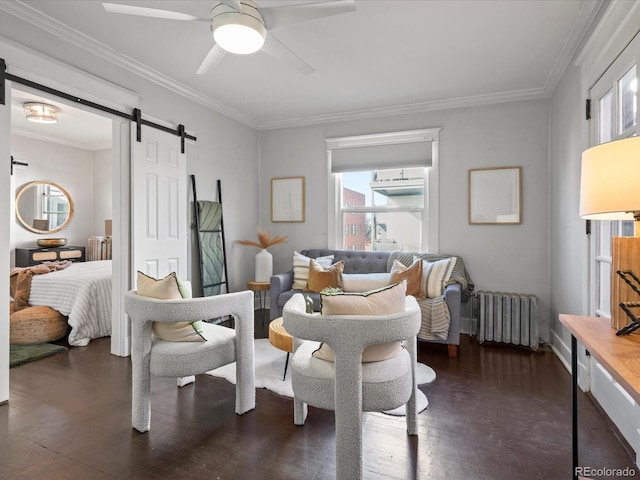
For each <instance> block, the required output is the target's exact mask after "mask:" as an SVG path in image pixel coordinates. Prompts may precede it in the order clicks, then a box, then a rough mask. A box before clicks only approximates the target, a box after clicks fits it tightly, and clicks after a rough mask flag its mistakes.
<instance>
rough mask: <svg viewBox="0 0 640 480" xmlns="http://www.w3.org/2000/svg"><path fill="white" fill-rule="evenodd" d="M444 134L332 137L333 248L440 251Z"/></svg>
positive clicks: (329, 147) (330, 229) (329, 152)
mask: <svg viewBox="0 0 640 480" xmlns="http://www.w3.org/2000/svg"><path fill="white" fill-rule="evenodd" d="M439 132H440V129H439V128H434V129H425V130H411V131H404V132H392V133H382V134H372V135H361V136H357V137H341V138H330V139H326V141H327V156H328V164H329V165H328V166H329V169H328V174H329V193H328V194H329V202H328V205H329V215H328V219H329V225H328V234H329V235H328V237H329V238H328V240H329V241H328V247H329V248H344V249H354V250H405V251H425V252H426V251H429V252H437V251H438V244H437V225H438V143H439V142H438V140H439ZM331 205H334V208H333V209H332V208H331Z"/></svg>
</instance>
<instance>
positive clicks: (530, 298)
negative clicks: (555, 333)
mask: <svg viewBox="0 0 640 480" xmlns="http://www.w3.org/2000/svg"><path fill="white" fill-rule="evenodd" d="M477 302H478V305H477V309H478V310H477V311H478V341H479V342H480V343H482V342H484V341H488V342H501V343H510V344H513V345H522V346H526V347H530V348H531V349H533V350H537V349H538V346H539V333H538V316H537V311H538V297H536V296H535V295H528V294H519V293H503V292H485V291H478V292H477Z"/></svg>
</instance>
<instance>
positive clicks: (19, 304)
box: [9, 260, 71, 311]
mask: <svg viewBox="0 0 640 480" xmlns="http://www.w3.org/2000/svg"><path fill="white" fill-rule="evenodd" d="M69 265H71V261H70V260H60V261H57V262H43V263H41V264H39V265H33V266H31V267H12V268H11V270H10V271H9V294H10V295H11V297H12V298H13V300H14V308H15V311H18V310H22V309H23V308H26V307H29V306H30V305H29V295H30V294H31V279H32V278H33V276H34V275H43V274H45V273H50V272H55V271H57V270H64V269H65V268H67V267H68V266H69Z"/></svg>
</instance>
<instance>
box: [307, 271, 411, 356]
mask: <svg viewBox="0 0 640 480" xmlns="http://www.w3.org/2000/svg"><path fill="white" fill-rule="evenodd" d="M406 295H407V281H406V280H402V281H401V282H400V283H397V284H395V285H388V286H386V287H383V288H379V289H377V290H372V291H370V292H364V293H338V294H333V295H323V294H320V302H321V312H322V314H323V315H369V316H370V315H389V314H393V313H400V312H404V309H405V297H406ZM402 348H403V347H402V343H401V342H388V343H381V344H379V345H369V346H368V347H367V348H365V349H364V351H363V352H362V361H363V362H379V361H382V360H387V359H389V358H393V357H395V356H396V355H398V353H400V352H401V351H402ZM313 356H314V357H316V358H320V359H322V360H327V361H329V362H333V361H334V360H335V356H334V354H333V350H331V347H330V346H329V345H326V344H324V343H323V344H321V345H320V348H318V350H316V351H315V352H313Z"/></svg>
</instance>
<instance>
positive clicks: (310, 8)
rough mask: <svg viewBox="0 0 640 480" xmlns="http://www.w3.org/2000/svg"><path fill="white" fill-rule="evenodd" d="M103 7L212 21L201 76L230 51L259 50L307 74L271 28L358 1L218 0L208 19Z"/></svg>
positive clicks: (343, 10)
mask: <svg viewBox="0 0 640 480" xmlns="http://www.w3.org/2000/svg"><path fill="white" fill-rule="evenodd" d="M102 6H103V7H104V9H105V10H106V11H107V12H109V13H121V14H125V15H138V16H142V17H153V18H163V19H169V20H182V21H205V22H209V23H210V25H211V32H212V34H213V39H214V45H213V47H212V48H211V50H209V53H208V54H207V55H206V56H205V58H204V60H203V61H202V63H201V64H200V67H199V68H198V71H197V74H198V75H204V74H205V73H207V72H208V71H209V70H211V69H212V68H213V67H215V66H216V65H217V64H218V63H219V62H220V60H222V58H223V57H224V56H225V54H226V53H227V52H230V53H235V54H249V53H253V52H256V51H258V50H261V51H263V52H264V53H266V54H268V55H271V56H272V57H274V58H276V59H278V60H280V61H281V62H283V63H285V64H287V65H289V66H290V67H291V68H293V69H295V70H297V71H299V72H301V73H303V74H305V75H308V74H310V73H313V72H314V71H315V70H314V69H313V68H312V67H311V66H310V65H309V64H307V63H306V62H305V61H304V60H302V59H301V58H300V57H298V56H297V55H296V54H295V53H294V52H292V51H291V50H290V49H289V48H287V47H286V46H285V45H284V44H283V43H281V42H280V41H279V40H278V39H277V38H276V37H275V36H273V34H272V33H271V30H275V29H277V28H280V27H284V26H287V25H291V24H295V23H301V22H306V21H309V20H315V19H317V18H323V17H328V16H331V15H339V14H342V13H347V12H352V11H354V10H355V0H329V1H318V2H313V3H301V4H293V5H280V6H272V7H258V5H256V3H255V2H254V1H253V0H216V1H214V2H213V7H212V8H211V12H210V14H209V17H207V18H202V17H196V16H193V15H189V14H187V13H181V12H174V11H171V10H159V9H155V8H147V7H139V6H135V5H125V4H121V3H107V2H103V3H102Z"/></svg>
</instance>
